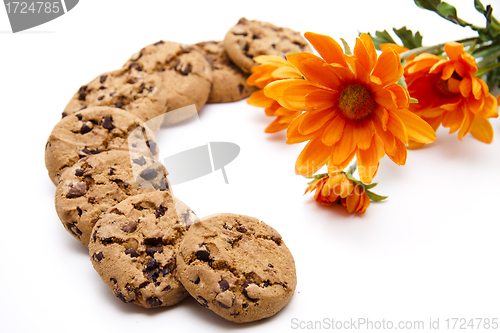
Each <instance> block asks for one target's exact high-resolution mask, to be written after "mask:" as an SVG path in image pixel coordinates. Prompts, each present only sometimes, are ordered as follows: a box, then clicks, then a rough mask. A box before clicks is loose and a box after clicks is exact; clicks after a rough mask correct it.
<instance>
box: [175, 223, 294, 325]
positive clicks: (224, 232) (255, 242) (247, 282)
mask: <svg viewBox="0 0 500 333" xmlns="http://www.w3.org/2000/svg"><path fill="white" fill-rule="evenodd" d="M177 268H178V274H177V277H178V279H179V280H180V281H181V282H182V284H183V285H184V287H185V288H186V290H187V291H188V292H189V294H191V296H193V297H194V298H195V299H196V300H197V301H198V303H200V304H201V305H202V306H204V307H207V308H209V309H210V310H212V311H214V312H215V313H217V314H218V315H220V316H221V317H223V318H225V319H227V320H229V321H233V322H237V323H244V322H250V321H255V320H259V319H263V318H267V317H270V316H272V315H274V314H275V313H277V312H278V311H279V310H281V309H282V308H283V307H284V306H285V305H286V304H287V303H288V301H290V299H291V297H292V295H293V292H294V290H295V286H296V284H297V278H296V273H295V262H294V260H293V256H292V254H291V253H290V251H289V250H288V248H287V247H286V245H285V243H284V242H283V240H282V239H281V236H280V234H279V233H278V232H277V231H276V230H274V229H273V228H271V227H270V226H268V225H267V224H265V223H264V222H261V221H259V220H258V219H256V218H253V217H249V216H244V215H237V214H217V215H213V216H210V217H207V218H204V219H202V220H201V221H200V222H198V223H194V224H192V225H191V227H190V228H189V230H188V232H187V233H186V235H185V236H184V239H183V241H182V243H181V245H180V249H179V255H178V257H177Z"/></svg>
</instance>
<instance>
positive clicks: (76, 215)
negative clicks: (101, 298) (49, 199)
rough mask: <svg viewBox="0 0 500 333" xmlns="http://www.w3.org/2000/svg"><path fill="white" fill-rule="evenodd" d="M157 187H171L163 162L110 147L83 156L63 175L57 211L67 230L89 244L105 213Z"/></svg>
mask: <svg viewBox="0 0 500 333" xmlns="http://www.w3.org/2000/svg"><path fill="white" fill-rule="evenodd" d="M156 190H160V191H165V190H170V184H169V183H168V181H167V172H166V170H165V167H164V166H163V165H162V164H161V163H158V162H155V161H154V160H149V159H147V158H145V157H144V156H134V155H130V153H129V152H128V151H126V150H111V151H107V152H103V153H101V154H98V155H90V156H87V157H84V158H82V159H81V160H79V161H78V162H77V163H75V164H74V165H73V166H72V167H71V168H68V169H67V170H66V171H65V172H64V173H63V174H62V175H61V180H60V182H59V184H58V185H57V188H56V195H55V206H56V212H57V215H58V216H59V219H60V220H61V222H62V224H63V225H64V227H65V228H66V230H68V232H69V233H71V235H73V237H75V238H76V239H78V240H79V241H80V242H81V243H82V244H83V245H85V246H87V245H88V242H89V239H90V234H91V231H92V227H93V226H94V224H95V222H96V221H97V219H98V218H99V216H100V215H101V214H102V213H104V212H106V211H107V210H108V209H109V208H110V207H112V206H114V205H116V204H117V203H119V202H121V201H123V200H125V199H127V198H128V197H131V196H133V195H136V194H140V193H144V192H151V191H156Z"/></svg>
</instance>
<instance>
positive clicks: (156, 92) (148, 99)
mask: <svg viewBox="0 0 500 333" xmlns="http://www.w3.org/2000/svg"><path fill="white" fill-rule="evenodd" d="M90 106H112V107H116V108H119V109H123V110H125V111H129V112H131V113H132V114H134V115H136V116H137V117H139V118H140V119H142V120H143V121H148V120H150V119H153V118H155V117H158V116H160V115H162V114H164V113H165V112H166V108H167V90H166V88H165V87H164V85H163V82H162V80H161V78H160V77H159V76H158V75H156V74H148V73H146V72H138V71H135V70H129V69H123V68H122V69H118V70H114V71H111V72H107V73H103V74H101V75H99V76H97V77H96V78H95V79H94V80H92V81H90V82H89V83H87V84H86V85H84V86H81V87H80V89H78V91H77V92H76V93H75V95H73V97H72V98H71V100H70V101H69V103H68V105H66V108H65V109H64V111H63V117H64V116H67V115H71V114H74V113H75V112H78V111H81V110H83V109H86V108H87V107H90ZM155 130H157V129H155Z"/></svg>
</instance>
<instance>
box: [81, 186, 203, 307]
mask: <svg viewBox="0 0 500 333" xmlns="http://www.w3.org/2000/svg"><path fill="white" fill-rule="evenodd" d="M176 201H177V199H175V198H173V197H172V195H171V194H170V193H169V192H168V191H163V192H161V191H155V192H149V193H143V194H139V195H136V196H133V197H130V198H128V199H126V200H124V201H122V202H120V203H119V204H117V205H116V206H114V207H112V208H111V209H110V210H109V211H108V212H107V213H104V214H103V215H101V217H100V219H99V220H98V221H97V223H96V224H95V227H94V230H93V233H92V238H91V240H90V243H89V255H90V258H91V262H92V265H93V266H94V268H95V270H96V271H97V272H98V273H99V275H100V276H101V279H102V280H103V281H104V283H106V285H107V286H108V287H109V288H110V289H111V290H112V291H113V293H114V294H115V296H117V297H118V298H119V299H121V300H122V301H123V302H125V303H134V304H138V305H140V306H143V307H146V308H154V307H159V306H170V305H174V304H176V303H178V302H180V301H182V300H183V299H184V298H186V296H188V293H187V292H186V290H185V289H184V287H183V286H182V284H181V283H180V282H179V280H177V278H176V277H175V273H176V271H177V265H176V256H177V251H178V248H179V244H180V241H181V239H182V237H183V235H184V234H185V232H186V230H187V229H188V227H189V225H190V224H191V223H193V222H195V221H196V219H197V218H196V216H195V215H194V213H193V212H192V211H191V210H189V209H188V211H186V210H183V211H179V212H177V211H176ZM177 206H179V207H181V206H182V207H184V206H185V205H183V204H180V205H179V204H177ZM185 216H192V217H194V218H196V219H194V220H189V219H188V220H185V218H184V217H185Z"/></svg>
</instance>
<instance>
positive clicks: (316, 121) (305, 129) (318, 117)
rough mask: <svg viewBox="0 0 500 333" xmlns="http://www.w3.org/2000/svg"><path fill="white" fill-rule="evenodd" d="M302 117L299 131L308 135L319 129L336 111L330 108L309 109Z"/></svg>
mask: <svg viewBox="0 0 500 333" xmlns="http://www.w3.org/2000/svg"><path fill="white" fill-rule="evenodd" d="M305 114H306V115H305V116H304V118H303V119H302V123H301V124H300V125H299V132H300V134H302V135H308V134H311V133H313V132H316V131H317V130H319V129H320V128H321V127H322V126H323V125H324V124H325V123H326V122H327V121H328V120H330V119H332V118H333V117H334V116H335V115H336V114H337V112H336V111H335V110H334V109H332V108H327V109H325V110H318V111H309V112H306V113H305Z"/></svg>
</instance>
